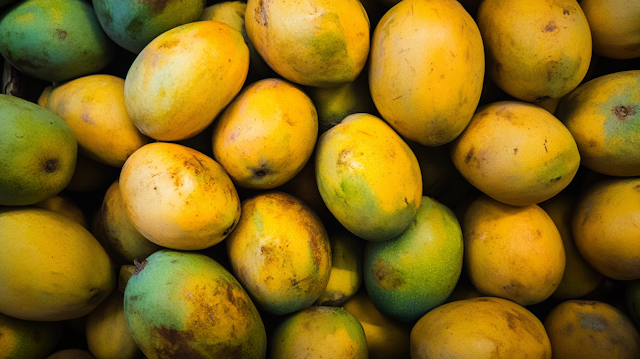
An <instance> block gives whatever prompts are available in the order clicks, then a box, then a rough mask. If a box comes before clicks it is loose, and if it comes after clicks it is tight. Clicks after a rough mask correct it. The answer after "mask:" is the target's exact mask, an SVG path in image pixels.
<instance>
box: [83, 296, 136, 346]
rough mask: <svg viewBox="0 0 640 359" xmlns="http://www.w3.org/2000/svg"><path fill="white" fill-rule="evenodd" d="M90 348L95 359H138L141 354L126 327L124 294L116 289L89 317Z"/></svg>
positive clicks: (87, 326) (87, 327)
mask: <svg viewBox="0 0 640 359" xmlns="http://www.w3.org/2000/svg"><path fill="white" fill-rule="evenodd" d="M86 338H87V346H88V348H89V351H90V352H91V354H93V355H94V356H95V357H96V359H137V358H139V357H140V355H141V354H142V352H141V351H140V348H138V345H137V344H136V342H135V340H133V336H132V335H131V333H130V332H129V328H128V327H127V320H126V319H125V317H124V295H123V294H122V292H120V291H117V290H114V291H113V292H112V293H111V295H109V296H108V297H107V298H106V299H105V300H104V301H102V303H100V305H99V306H98V307H96V309H94V310H92V311H91V313H89V314H88V315H87V324H86Z"/></svg>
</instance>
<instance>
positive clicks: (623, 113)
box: [611, 105, 636, 121]
mask: <svg viewBox="0 0 640 359" xmlns="http://www.w3.org/2000/svg"><path fill="white" fill-rule="evenodd" d="M611 113H613V115H614V116H616V118H617V119H619V120H621V121H624V120H626V119H628V118H629V117H631V116H633V115H635V114H636V107H635V106H634V105H629V106H624V105H619V106H616V107H614V108H613V109H611Z"/></svg>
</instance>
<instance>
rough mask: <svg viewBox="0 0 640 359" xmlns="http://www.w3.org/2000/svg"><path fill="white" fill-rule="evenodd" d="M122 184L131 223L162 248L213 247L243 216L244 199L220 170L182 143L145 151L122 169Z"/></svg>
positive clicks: (158, 144) (148, 147)
mask: <svg viewBox="0 0 640 359" xmlns="http://www.w3.org/2000/svg"><path fill="white" fill-rule="evenodd" d="M119 181H120V191H121V195H122V200H123V202H124V206H125V210H126V212H127V214H128V215H129V218H130V219H131V222H132V223H133V225H134V226H135V227H136V228H137V229H138V231H140V233H142V235H143V236H144V237H145V238H147V239H148V240H150V241H151V242H153V243H156V244H158V245H160V246H163V247H167V248H173V249H184V250H196V249H204V248H207V247H211V246H213V245H214V244H217V243H219V242H220V241H222V240H223V239H224V238H225V237H226V236H227V235H228V234H229V232H231V231H232V230H233V228H234V227H235V225H236V223H237V222H238V219H239V218H240V198H239V197H238V193H237V192H236V189H235V187H234V185H233V183H232V182H231V179H230V178H229V176H228V175H227V173H226V172H225V171H224V169H223V168H222V166H220V165H219V164H218V163H217V162H216V161H214V160H213V159H212V158H210V157H208V156H206V155H204V154H202V153H200V152H198V151H196V150H193V149H191V148H188V147H185V146H182V145H178V144H174V143H166V142H154V143H150V144H148V145H145V146H143V147H141V148H140V149H139V150H138V151H136V152H134V154H133V155H131V157H129V159H128V160H127V162H126V163H125V164H124V166H123V167H122V172H121V173H120V178H119Z"/></svg>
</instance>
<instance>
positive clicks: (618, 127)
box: [555, 70, 640, 177]
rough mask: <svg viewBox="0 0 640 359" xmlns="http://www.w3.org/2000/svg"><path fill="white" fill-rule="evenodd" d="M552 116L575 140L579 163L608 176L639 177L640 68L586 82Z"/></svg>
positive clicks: (559, 105)
mask: <svg viewBox="0 0 640 359" xmlns="http://www.w3.org/2000/svg"><path fill="white" fill-rule="evenodd" d="M555 115H556V116H557V117H558V119H560V121H562V123H564V125H565V126H567V128H568V129H569V131H570V132H571V134H572V135H573V138H574V139H575V140H576V143H577V145H578V149H579V150H580V155H581V157H582V164H583V165H584V166H585V167H587V168H589V169H591V170H594V171H596V172H599V173H602V174H605V175H609V176H621V177H629V176H640V70H630V71H620V72H616V73H612V74H608V75H604V76H601V77H598V78H595V79H593V80H591V81H589V82H586V83H584V84H582V85H580V86H578V88H576V89H575V90H573V91H571V93H569V94H568V95H566V96H564V97H562V99H561V100H560V102H559V103H558V107H557V108H556V112H555Z"/></svg>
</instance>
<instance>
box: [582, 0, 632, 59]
mask: <svg viewBox="0 0 640 359" xmlns="http://www.w3.org/2000/svg"><path fill="white" fill-rule="evenodd" d="M580 7H581V8H582V11H583V12H584V15H585V16H586V18H587V20H588V21H589V28H590V29H591V37H592V39H593V53H594V54H597V55H600V56H604V57H608V58H612V59H633V58H636V57H640V21H638V19H640V2H638V1H635V0H581V1H580Z"/></svg>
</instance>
